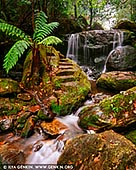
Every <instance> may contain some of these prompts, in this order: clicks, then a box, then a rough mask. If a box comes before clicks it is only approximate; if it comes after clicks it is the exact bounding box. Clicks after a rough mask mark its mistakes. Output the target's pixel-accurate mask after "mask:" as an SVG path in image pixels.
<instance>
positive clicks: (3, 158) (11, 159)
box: [0, 143, 25, 165]
mask: <svg viewBox="0 0 136 170" xmlns="http://www.w3.org/2000/svg"><path fill="white" fill-rule="evenodd" d="M0 162H1V163H2V164H12V165H17V164H24V163H25V155H24V153H23V151H22V150H21V148H18V146H16V145H14V144H12V145H11V144H10V143H6V144H4V145H1V146H0Z"/></svg>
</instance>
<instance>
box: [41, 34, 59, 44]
mask: <svg viewBox="0 0 136 170" xmlns="http://www.w3.org/2000/svg"><path fill="white" fill-rule="evenodd" d="M59 43H62V41H61V39H59V38H58V37H55V36H49V37H46V38H45V39H44V40H42V41H41V42H40V43H38V44H43V45H45V46H48V45H53V44H55V45H57V44H59Z"/></svg>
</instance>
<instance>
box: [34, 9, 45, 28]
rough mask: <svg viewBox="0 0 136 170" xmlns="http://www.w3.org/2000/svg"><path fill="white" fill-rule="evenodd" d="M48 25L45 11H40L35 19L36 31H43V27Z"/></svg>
mask: <svg viewBox="0 0 136 170" xmlns="http://www.w3.org/2000/svg"><path fill="white" fill-rule="evenodd" d="M46 23H47V16H46V15H45V13H44V12H43V11H40V12H39V13H37V15H36V17H35V29H36V30H37V29H41V28H42V27H43V24H46Z"/></svg>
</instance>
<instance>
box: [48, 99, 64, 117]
mask: <svg viewBox="0 0 136 170" xmlns="http://www.w3.org/2000/svg"><path fill="white" fill-rule="evenodd" d="M51 109H52V112H53V113H56V114H57V115H60V112H61V110H62V109H63V106H60V105H58V104H56V103H55V102H52V104H51Z"/></svg>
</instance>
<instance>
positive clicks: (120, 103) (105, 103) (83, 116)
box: [79, 87, 136, 131]
mask: <svg viewBox="0 0 136 170" xmlns="http://www.w3.org/2000/svg"><path fill="white" fill-rule="evenodd" d="M79 118H80V121H79V125H80V126H81V127H82V128H84V129H89V130H95V131H104V130H105V129H116V130H120V129H121V130H123V128H126V127H127V126H128V125H131V124H132V123H134V122H136V87H133V88H131V89H129V90H127V91H124V92H122V93H120V94H117V95H114V96H112V97H109V98H106V99H104V100H102V101H101V102H100V103H99V104H96V105H89V106H86V107H85V108H84V109H83V110H81V112H80V113H79Z"/></svg>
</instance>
